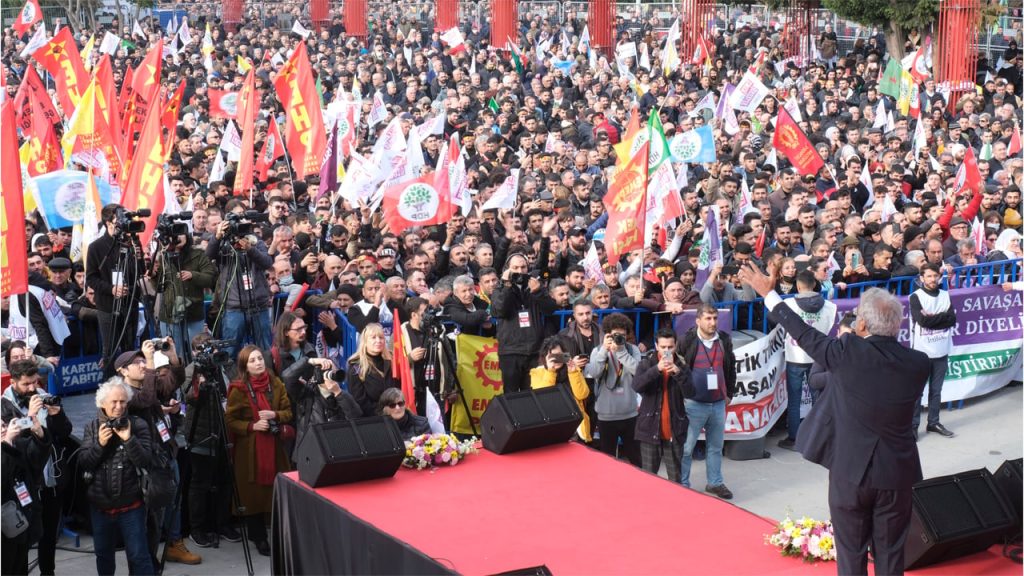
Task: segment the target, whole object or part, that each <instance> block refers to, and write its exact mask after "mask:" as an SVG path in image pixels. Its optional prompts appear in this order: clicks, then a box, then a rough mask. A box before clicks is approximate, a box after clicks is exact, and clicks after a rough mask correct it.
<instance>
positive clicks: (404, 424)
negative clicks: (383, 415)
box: [398, 410, 430, 440]
mask: <svg viewBox="0 0 1024 576" xmlns="http://www.w3.org/2000/svg"><path fill="white" fill-rule="evenodd" d="M398 430H399V432H401V433H402V440H412V439H413V438H415V437H417V436H419V435H421V434H430V421H428V420H427V419H426V418H425V417H423V416H418V415H416V414H413V413H412V412H409V411H408V410H406V411H405V416H402V418H401V419H400V420H399V421H398Z"/></svg>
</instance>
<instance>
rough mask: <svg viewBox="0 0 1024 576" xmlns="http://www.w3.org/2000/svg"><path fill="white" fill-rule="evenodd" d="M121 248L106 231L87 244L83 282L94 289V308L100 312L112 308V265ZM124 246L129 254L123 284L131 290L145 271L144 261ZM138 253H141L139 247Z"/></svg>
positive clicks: (114, 263) (116, 259) (115, 261)
mask: <svg viewBox="0 0 1024 576" xmlns="http://www.w3.org/2000/svg"><path fill="white" fill-rule="evenodd" d="M121 248H122V246H119V245H117V242H116V241H115V240H114V238H112V237H111V236H110V235H108V234H107V233H106V232H104V233H103V235H102V236H100V237H99V238H97V239H96V240H93V242H92V244H90V245H89V254H88V257H87V260H88V262H87V264H86V267H85V269H86V276H85V283H86V284H87V285H88V286H89V287H90V288H92V289H93V290H95V291H96V309H97V310H100V311H101V312H112V311H113V310H114V295H113V293H111V290H112V289H113V287H114V284H113V281H114V275H113V273H114V267H115V266H116V264H117V261H118V255H119V253H120V249H121ZM124 248H125V249H126V250H127V252H128V255H129V258H128V259H127V264H126V266H125V270H124V285H125V286H128V288H129V292H131V288H132V286H134V285H135V283H136V282H137V281H138V279H139V277H141V276H142V275H143V274H144V273H145V271H146V261H145V260H143V259H142V258H141V257H136V258H132V257H131V256H132V255H134V254H135V253H134V252H133V250H132V248H131V247H130V246H125V247H124ZM138 254H141V249H140V250H139V252H138ZM140 294H141V292H140Z"/></svg>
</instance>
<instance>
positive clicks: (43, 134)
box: [23, 95, 64, 176]
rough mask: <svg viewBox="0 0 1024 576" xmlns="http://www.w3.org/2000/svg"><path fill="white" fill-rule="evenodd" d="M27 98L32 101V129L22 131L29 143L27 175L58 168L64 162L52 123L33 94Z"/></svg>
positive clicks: (36, 174)
mask: <svg viewBox="0 0 1024 576" xmlns="http://www.w3.org/2000/svg"><path fill="white" fill-rule="evenodd" d="M29 100H30V101H31V102H32V129H31V130H29V131H27V132H25V133H23V134H24V135H27V136H28V143H29V157H28V165H27V166H26V169H27V170H28V175H29V176H38V175H40V174H46V173H47V172H53V171H54V170H60V169H61V167H62V166H63V164H64V162H63V160H62V159H61V154H60V142H59V141H58V140H57V132H56V130H54V129H53V124H50V121H49V120H47V119H46V113H45V112H43V109H42V108H43V107H42V105H41V104H40V103H39V100H38V99H37V98H36V97H35V96H34V95H32V96H30V97H29Z"/></svg>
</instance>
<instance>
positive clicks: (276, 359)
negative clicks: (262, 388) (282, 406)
mask: <svg viewBox="0 0 1024 576" xmlns="http://www.w3.org/2000/svg"><path fill="white" fill-rule="evenodd" d="M307 330H308V326H306V321H305V320H303V319H302V318H300V317H299V316H298V315H297V314H295V313H294V312H284V313H282V314H281V317H280V318H278V319H277V324H275V325H274V344H273V346H271V347H270V357H271V359H272V361H273V363H274V372H276V373H278V374H280V375H281V378H282V379H284V373H285V372H286V371H288V370H289V369H290V368H291V367H292V366H293V365H294V364H296V363H298V362H301V361H303V360H307V359H311V358H316V349H315V348H313V345H312V344H310V343H309V342H307V341H306V332H307ZM293 372H294V371H293ZM300 376H301V377H303V378H306V379H309V378H310V377H312V376H313V366H312V364H309V363H303V369H302V370H301V371H300V372H298V373H296V377H300ZM287 385H288V381H287V380H285V386H287ZM289 397H290V398H291V400H292V402H293V403H294V402H295V397H294V396H291V392H290V391H289Z"/></svg>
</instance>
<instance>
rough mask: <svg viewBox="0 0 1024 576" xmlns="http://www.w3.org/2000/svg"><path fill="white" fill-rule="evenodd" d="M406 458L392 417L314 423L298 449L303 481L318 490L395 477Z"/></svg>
mask: <svg viewBox="0 0 1024 576" xmlns="http://www.w3.org/2000/svg"><path fill="white" fill-rule="evenodd" d="M404 458H405V442H404V441H403V440H402V434H401V432H400V431H399V430H398V424H396V423H395V421H394V420H393V419H392V418H390V417H388V416H376V417H373V418H360V419H358V420H345V421H342V422H326V423H323V424H313V425H312V426H310V427H309V430H308V431H307V432H306V434H305V435H304V436H303V437H302V442H300V443H299V445H298V447H297V448H296V449H295V462H296V464H298V467H299V479H300V480H302V481H303V482H305V483H306V484H309V485H310V486H312V487H314V488H319V487H321V486H331V485H332V484H344V483H347V482H359V481H361V480H372V479H374V478H387V477H389V476H394V475H395V472H396V471H397V470H398V467H399V466H401V465H402V459H404Z"/></svg>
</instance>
